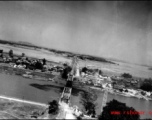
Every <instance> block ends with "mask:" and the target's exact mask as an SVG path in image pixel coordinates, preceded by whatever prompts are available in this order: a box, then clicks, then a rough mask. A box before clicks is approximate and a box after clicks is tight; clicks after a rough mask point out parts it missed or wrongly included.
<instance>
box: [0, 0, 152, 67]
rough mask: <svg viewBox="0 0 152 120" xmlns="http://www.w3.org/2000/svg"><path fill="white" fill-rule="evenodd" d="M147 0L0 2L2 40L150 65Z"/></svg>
mask: <svg viewBox="0 0 152 120" xmlns="http://www.w3.org/2000/svg"><path fill="white" fill-rule="evenodd" d="M151 6H152V2H151V1H0V39H4V40H9V41H14V42H15V41H22V42H30V43H32V44H35V45H37V46H42V47H47V48H52V49H57V50H63V51H70V52H72V53H79V54H88V55H92V56H98V57H103V58H114V59H117V60H121V61H126V62H129V63H136V64H141V65H149V66H152V47H151V46H152V40H151V39H152V7H151Z"/></svg>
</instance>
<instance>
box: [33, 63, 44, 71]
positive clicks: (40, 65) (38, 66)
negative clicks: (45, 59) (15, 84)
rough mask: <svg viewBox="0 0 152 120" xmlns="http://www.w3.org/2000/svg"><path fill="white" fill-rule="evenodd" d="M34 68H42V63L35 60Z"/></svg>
mask: <svg viewBox="0 0 152 120" xmlns="http://www.w3.org/2000/svg"><path fill="white" fill-rule="evenodd" d="M35 69H40V70H42V69H43V64H42V63H41V62H40V61H37V62H36V64H35Z"/></svg>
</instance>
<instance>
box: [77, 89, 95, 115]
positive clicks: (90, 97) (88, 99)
mask: <svg viewBox="0 0 152 120" xmlns="http://www.w3.org/2000/svg"><path fill="white" fill-rule="evenodd" d="M80 96H81V98H80V103H81V104H82V105H83V111H84V113H85V114H87V115H91V116H92V117H95V116H96V111H95V110H96V106H97V104H96V103H95V101H96V99H97V95H96V94H95V92H94V91H92V90H89V91H88V92H81V93H80Z"/></svg>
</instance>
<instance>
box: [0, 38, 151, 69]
mask: <svg viewBox="0 0 152 120" xmlns="http://www.w3.org/2000/svg"><path fill="white" fill-rule="evenodd" d="M0 40H2V39H0ZM4 41H9V40H4ZM9 42H14V41H9ZM18 42H25V41H16V43H18ZM25 43H26V42H25ZM27 43H29V44H31V45H33V46H37V47H42V48H48V49H54V50H59V51H64V52H70V53H73V54H80V55H90V54H86V53H77V52H71V51H65V50H60V49H56V48H49V47H43V46H38V45H35V44H33V43H30V42H27ZM90 56H92V57H99V58H104V59H106V60H107V59H108V60H109V61H111V60H112V61H117V62H124V63H130V64H136V65H141V66H146V67H152V66H149V65H146V64H138V63H132V62H129V61H125V60H121V59H117V58H108V57H104V56H95V55H90Z"/></svg>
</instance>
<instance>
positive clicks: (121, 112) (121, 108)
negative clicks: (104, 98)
mask: <svg viewBox="0 0 152 120" xmlns="http://www.w3.org/2000/svg"><path fill="white" fill-rule="evenodd" d="M114 112H115V114H114ZM116 113H117V114H116ZM139 119H140V116H139V114H137V111H136V110H135V109H134V108H133V107H128V106H126V104H125V103H121V102H119V101H117V100H112V101H110V102H109V103H107V105H106V106H105V107H104V108H103V112H102V113H101V114H100V115H99V118H98V120H139Z"/></svg>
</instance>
